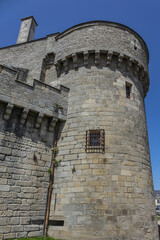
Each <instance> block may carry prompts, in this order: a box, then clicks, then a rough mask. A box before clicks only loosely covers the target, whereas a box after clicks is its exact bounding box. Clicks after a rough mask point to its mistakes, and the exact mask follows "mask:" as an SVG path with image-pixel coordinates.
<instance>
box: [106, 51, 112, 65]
mask: <svg viewBox="0 0 160 240" xmlns="http://www.w3.org/2000/svg"><path fill="white" fill-rule="evenodd" d="M112 56H113V52H108V53H107V62H106V65H107V66H109V65H111V61H112Z"/></svg>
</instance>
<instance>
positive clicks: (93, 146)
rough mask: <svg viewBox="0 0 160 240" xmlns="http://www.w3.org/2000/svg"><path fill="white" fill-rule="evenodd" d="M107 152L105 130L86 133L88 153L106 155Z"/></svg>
mask: <svg viewBox="0 0 160 240" xmlns="http://www.w3.org/2000/svg"><path fill="white" fill-rule="evenodd" d="M104 150H105V132H104V130H103V129H98V130H94V129H93V130H87V131H86V152H87V153H104Z"/></svg>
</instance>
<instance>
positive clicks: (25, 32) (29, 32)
mask: <svg viewBox="0 0 160 240" xmlns="http://www.w3.org/2000/svg"><path fill="white" fill-rule="evenodd" d="M21 21H22V22H21V27H20V31H19V35H18V39H17V43H24V42H29V41H32V40H33V39H34V33H35V30H36V26H38V24H37V23H36V20H35V19H34V17H33V16H31V17H26V18H22V19H21Z"/></svg>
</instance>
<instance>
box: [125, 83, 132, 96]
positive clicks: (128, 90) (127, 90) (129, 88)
mask: <svg viewBox="0 0 160 240" xmlns="http://www.w3.org/2000/svg"><path fill="white" fill-rule="evenodd" d="M131 89H132V84H130V83H127V82H126V98H129V99H130V98H131Z"/></svg>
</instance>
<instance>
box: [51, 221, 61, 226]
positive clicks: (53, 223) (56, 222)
mask: <svg viewBox="0 0 160 240" xmlns="http://www.w3.org/2000/svg"><path fill="white" fill-rule="evenodd" d="M49 225H51V226H64V220H49Z"/></svg>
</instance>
